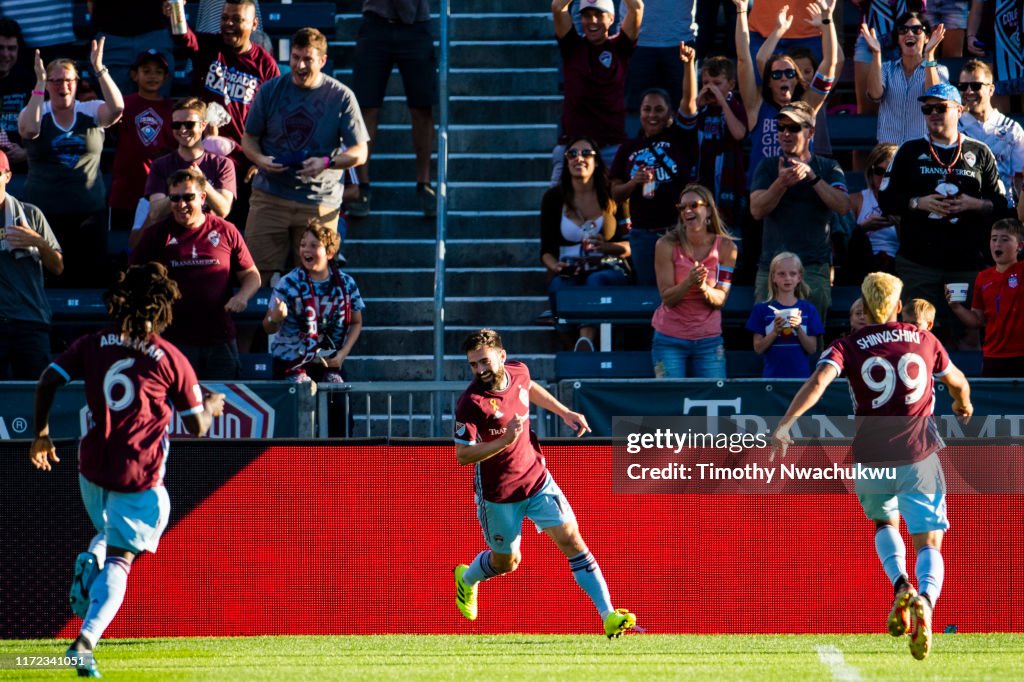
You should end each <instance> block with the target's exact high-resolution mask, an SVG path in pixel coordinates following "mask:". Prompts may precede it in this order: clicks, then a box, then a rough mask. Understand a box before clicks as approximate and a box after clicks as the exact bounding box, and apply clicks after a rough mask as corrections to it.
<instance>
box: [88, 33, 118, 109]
mask: <svg viewBox="0 0 1024 682" xmlns="http://www.w3.org/2000/svg"><path fill="white" fill-rule="evenodd" d="M106 40H107V39H106V37H104V36H100V38H99V40H94V41H92V50H91V52H90V54H89V61H90V62H92V72H93V73H94V74H95V75H96V80H97V82H98V83H99V86H100V93H101V94H102V95H103V104H102V105H101V106H100V108H99V111H97V112H96V123H98V124H99V126H100V127H101V128H109V127H110V126H112V125H114V124H115V123H117V122H118V120H120V118H121V113H122V112H124V98H123V97H122V96H121V90H120V89H119V88H118V87H117V83H115V82H114V79H113V78H111V77H110V69H108V68H107V67H105V66H103V44H104V43H105V42H106Z"/></svg>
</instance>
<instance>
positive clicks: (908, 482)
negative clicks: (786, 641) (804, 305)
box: [772, 272, 974, 660]
mask: <svg viewBox="0 0 1024 682" xmlns="http://www.w3.org/2000/svg"><path fill="white" fill-rule="evenodd" d="M902 291H903V282H902V281H900V280H899V279H898V278H897V277H894V276H893V275H890V274H887V273H882V272H875V273H872V274H870V275H868V276H867V277H866V278H865V279H864V283H863V284H862V285H861V294H863V297H864V310H865V312H866V313H867V317H868V324H867V325H866V326H864V327H862V328H861V329H859V330H857V331H856V332H853V333H851V334H850V335H848V336H844V337H842V338H840V339H838V340H836V341H835V342H833V344H832V345H831V346H830V347H829V348H827V349H826V350H825V352H824V353H822V355H821V359H820V360H819V361H818V368H817V369H816V370H815V372H814V374H813V375H812V376H811V378H810V379H808V380H807V383H805V384H804V385H803V387H801V388H800V390H799V391H798V392H797V394H796V396H795V397H794V398H793V402H792V403H791V404H790V406H789V409H788V410H786V414H785V416H784V417H783V418H782V420H781V421H780V422H779V425H778V427H777V428H776V430H775V432H774V433H773V434H772V458H773V459H774V456H775V452H776V451H781V452H782V455H783V456H785V454H786V448H787V447H788V446H789V445H791V444H792V443H793V438H792V437H791V436H790V435H789V430H790V428H791V427H792V425H793V423H794V422H795V421H796V419H797V417H799V416H800V415H802V414H804V413H805V412H807V411H808V410H809V409H811V408H812V407H813V406H814V405H815V404H816V403H817V402H818V400H819V399H820V398H821V396H822V394H823V393H824V392H825V389H826V388H827V387H828V385H829V384H830V383H832V381H833V380H835V379H836V378H837V377H838V376H839V375H840V374H841V373H842V372H843V371H845V372H846V375H847V378H848V379H849V382H850V393H851V395H852V396H853V401H854V414H855V415H856V416H857V417H858V420H857V434H856V436H855V437H854V440H853V448H852V450H853V460H854V463H855V472H858V475H857V478H856V491H857V496H858V498H859V499H860V503H861V506H862V507H863V508H864V513H865V515H866V516H867V517H868V519H869V520H870V521H872V522H873V523H874V525H875V550H876V552H877V553H878V558H879V560H880V561H881V562H882V567H883V569H884V570H885V573H886V575H887V576H888V577H889V580H890V581H891V582H892V584H893V590H894V592H895V597H894V599H893V604H892V609H891V610H890V612H889V618H888V630H889V634H891V635H892V636H893V637H900V636H902V635H904V634H905V633H907V632H910V653H911V654H913V656H914V658H916V659H918V660H921V659H923V658H925V657H926V656H927V655H928V652H929V651H930V649H931V642H932V631H931V621H932V608H933V607H934V606H935V600H936V599H938V596H939V592H940V591H941V590H942V582H943V578H944V574H945V568H944V563H943V560H942V554H941V552H940V550H941V548H942V537H943V534H944V533H945V531H946V530H947V529H948V528H949V521H948V520H947V518H946V498H945V481H944V478H943V474H942V465H941V464H940V463H939V456H938V451H939V450H940V449H941V448H942V447H943V446H944V444H943V442H942V439H941V438H940V437H939V435H938V432H937V430H936V428H935V422H934V418H933V416H932V409H933V405H934V402H935V394H934V384H933V382H932V376H933V375H934V376H935V377H937V378H938V379H939V381H941V382H942V383H944V384H946V386H947V387H948V388H949V392H950V395H951V396H952V398H953V412H954V413H956V414H957V415H959V416H960V417H963V418H967V417H970V416H971V413H972V412H973V411H974V408H973V407H972V406H971V395H970V386H969V385H968V383H967V379H966V378H965V377H964V374H963V372H961V371H960V370H959V369H958V368H957V367H956V366H955V365H954V364H953V363H952V362H950V360H949V355H947V354H946V350H945V348H943V347H942V344H941V343H939V341H938V339H936V338H935V337H934V336H932V334H931V332H928V331H925V330H922V329H918V328H917V327H916V326H914V325H911V324H907V323H904V322H897V321H896V320H897V316H898V315H899V313H900V310H902V307H903V306H902V304H901V303H900V294H901V293H902ZM864 465H867V469H866V471H867V473H865V474H863V475H861V474H860V473H859V472H861V471H862V470H864V469H862V467H864ZM878 475H881V476H882V477H881V478H879V477H877V476H878ZM901 514H902V515H903V517H904V518H905V519H906V522H907V530H909V531H910V533H911V536H912V537H913V540H914V549H915V551H916V552H917V563H916V566H915V572H916V574H917V581H918V589H919V590H920V594H919V593H918V590H915V589H914V587H913V585H912V584H911V583H910V579H909V577H908V574H907V565H906V547H905V546H904V544H903V538H902V536H901V535H900V532H899V520H900V515H901Z"/></svg>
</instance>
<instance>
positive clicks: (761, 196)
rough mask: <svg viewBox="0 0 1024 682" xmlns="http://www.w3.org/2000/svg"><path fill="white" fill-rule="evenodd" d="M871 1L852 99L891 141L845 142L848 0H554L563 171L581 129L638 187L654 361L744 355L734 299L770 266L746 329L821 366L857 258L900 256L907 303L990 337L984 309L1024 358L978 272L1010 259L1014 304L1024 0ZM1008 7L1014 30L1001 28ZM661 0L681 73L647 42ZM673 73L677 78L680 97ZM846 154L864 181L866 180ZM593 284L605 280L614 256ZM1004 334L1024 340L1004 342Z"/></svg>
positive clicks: (769, 349) (996, 369)
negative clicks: (836, 141)
mask: <svg viewBox="0 0 1024 682" xmlns="http://www.w3.org/2000/svg"><path fill="white" fill-rule="evenodd" d="M669 4H671V5H672V7H673V11H674V16H672V12H670V11H669V10H667V9H666V7H667V5H669ZM853 4H854V5H855V6H856V7H857V8H859V10H860V12H861V17H860V19H861V25H860V30H859V31H856V32H854V31H847V33H848V34H850V35H848V36H847V37H848V38H849V39H850V40H851V42H852V41H853V40H854V38H855V39H856V42H855V43H853V44H852V48H853V54H854V68H853V72H854V79H853V80H854V83H853V88H852V89H853V91H854V93H855V97H854V99H855V101H856V104H855V105H854V104H847V105H846V106H845V107H843V106H837V107H836V111H838V112H839V113H847V112H851V111H854V112H858V113H863V114H874V115H876V116H877V119H876V120H877V140H878V142H879V143H880V144H878V145H877V146H876V147H875V148H874V149H871V148H870V147H865V148H863V149H856V150H853V153H852V155H850V156H848V157H843V158H842V159H840V158H838V157H837V156H836V155H835V154H834V153H833V148H832V140H831V139H830V136H829V135H828V114H827V112H828V111H829V109H830V105H838V104H839V103H837V102H830V99H834V97H833V98H830V94H831V93H832V92H833V91H834V88H835V85H836V84H837V81H838V80H839V78H840V75H841V74H842V71H843V65H844V59H845V57H844V52H843V50H842V48H841V46H840V35H839V33H838V31H837V25H836V21H835V20H834V16H833V13H834V11H835V10H836V2H835V0H790V1H788V2H783V1H782V0H758V1H757V2H755V3H753V4H752V5H748V0H734V1H733V3H732V5H733V6H732V7H728V8H725V9H727V10H729V11H726V12H723V13H722V16H723V17H724V18H725V22H726V25H725V26H724V27H723V26H722V25H721V24H720V23H717V22H718V14H717V10H716V12H715V13H712V14H710V15H708V14H706V13H702V12H701V9H700V8H699V7H695V6H694V3H692V2H681V3H666V2H660V1H659V0H646V2H642V1H641V0H622V1H621V2H620V3H614V2H612V0H580V1H579V3H578V7H576V10H577V11H578V12H579V23H578V26H574V24H573V22H572V20H571V13H572V9H573V8H572V6H573V3H571V2H569V0H553V2H552V4H551V11H552V14H553V17H554V29H555V30H554V33H555V38H556V39H557V41H558V45H559V49H560V53H561V58H562V67H563V68H562V76H563V80H564V92H565V97H564V103H563V111H562V117H561V136H562V137H561V138H560V140H559V145H558V146H556V147H555V149H554V151H553V162H554V163H553V175H552V184H553V185H554V184H557V183H558V181H559V179H560V178H561V177H563V176H564V174H562V173H561V172H560V169H561V165H562V164H563V163H564V162H565V160H566V159H568V158H570V157H568V156H567V155H566V154H565V152H566V146H565V145H566V143H568V142H569V141H570V140H575V139H578V138H579V136H581V135H584V136H586V137H587V138H589V139H591V140H593V141H595V142H596V144H597V146H598V149H599V151H600V154H601V156H602V157H604V159H605V161H606V163H605V164H604V165H607V166H608V168H609V173H610V180H611V195H612V199H613V200H615V201H616V202H618V203H619V204H626V207H627V208H628V215H629V220H630V223H631V224H630V230H629V231H628V242H627V243H628V246H625V247H624V248H626V249H628V250H627V251H626V253H629V254H630V255H631V258H630V260H631V261H632V280H631V282H630V283H632V284H636V285H641V286H656V287H657V289H658V291H659V293H660V298H661V307H660V308H659V309H658V311H657V312H656V313H655V315H654V320H653V327H654V339H653V342H652V358H651V359H652V364H653V366H654V372H655V375H656V376H659V377H660V376H671V377H680V376H684V377H685V376H702V377H714V378H721V377H725V376H728V370H727V368H726V367H725V357H724V355H725V354H724V347H723V343H722V331H723V330H722V321H721V320H722V318H721V315H720V313H719V311H720V309H721V308H722V307H723V306H724V305H725V303H726V300H727V298H728V295H729V292H730V290H731V287H732V286H733V284H742V285H743V286H751V285H753V290H754V299H755V305H754V308H753V311H752V312H751V314H750V318H749V320H748V322H747V325H746V329H747V330H748V331H749V332H750V334H751V335H752V337H753V338H752V342H750V341H748V343H752V346H753V350H754V351H755V352H756V353H758V354H760V355H762V356H763V357H764V359H765V366H764V375H765V376H766V377H806V376H807V375H808V372H809V364H808V363H809V361H811V360H813V358H814V356H815V354H816V352H818V351H820V349H821V347H822V345H823V342H824V341H825V339H824V335H825V334H826V326H827V325H826V323H827V321H828V320H829V308H830V307H831V302H832V290H833V287H834V286H835V285H836V284H837V278H838V280H839V282H841V283H843V284H848V285H859V283H860V281H861V280H862V279H863V277H864V275H865V274H867V273H869V272H875V271H885V272H894V273H896V274H898V275H899V276H900V277H901V278H902V279H903V280H904V282H905V284H906V286H905V288H904V293H905V295H906V297H907V300H908V302H909V301H910V300H911V299H920V301H921V302H922V303H920V304H915V306H914V307H913V308H911V307H910V306H909V305H908V308H907V309H908V311H909V310H917V309H918V308H921V309H922V310H924V307H923V306H924V305H925V302H928V303H929V305H932V306H933V307H932V310H933V312H932V313H931V316H932V318H933V321H932V322H931V323H930V324H931V325H932V326H933V327H934V329H933V331H934V332H935V333H936V334H938V335H939V336H940V338H941V339H942V340H943V341H944V342H945V343H946V344H947V345H949V346H950V347H951V348H952V349H954V350H955V349H961V350H965V349H977V348H978V347H979V345H980V344H979V339H978V336H977V333H976V330H977V329H978V328H979V327H984V331H985V341H984V348H985V349H987V350H986V353H987V355H986V356H985V357H986V361H985V364H984V373H985V374H986V375H987V376H1010V375H1013V372H1018V374H1019V371H1018V370H1017V368H1018V367H1019V360H1020V359H1021V358H1024V341H1022V342H1012V341H1008V340H1007V339H1006V338H1005V337H1006V335H1007V334H1008V332H1007V330H1008V329H1010V328H1011V327H1012V328H1016V327H1015V326H1014V325H1013V324H1007V323H1005V322H1003V320H1004V319H1005V318H1006V313H1005V312H1001V313H1000V315H999V317H998V319H999V322H998V323H996V324H991V323H989V324H983V322H984V321H986V320H988V318H987V317H986V315H985V312H984V311H985V310H986V306H988V305H990V303H989V302H988V299H986V298H985V297H984V295H983V294H982V293H979V292H981V291H982V289H981V287H985V289H984V291H990V290H993V286H995V285H993V284H992V283H991V282H989V278H992V279H993V281H995V282H996V284H997V285H998V286H999V287H1002V289H1001V290H1002V291H1004V293H1005V294H1006V296H1007V298H1006V299H1000V300H1001V301H1002V303H1001V305H1003V308H1001V309H1000V310H1001V311H1004V310H1006V309H1007V308H1006V301H1007V300H1012V301H1014V302H1015V301H1016V300H1017V298H1018V297H1019V294H1018V293H1017V292H1018V291H1019V287H1018V281H1017V279H1016V275H1014V274H1012V273H1013V272H1015V270H1014V267H1011V265H1012V263H1015V262H1016V259H1015V258H1014V259H1013V260H1012V261H1011V259H1010V255H1009V253H1008V251H1009V250H1010V249H1011V248H1016V245H1019V241H1013V239H1014V237H1013V235H1015V234H1016V232H1015V231H1014V229H1009V232H1010V236H1009V237H1006V238H1003V237H1000V238H1001V239H1003V241H1005V242H1006V243H1005V244H1004V243H1002V242H1000V243H1001V247H1000V256H999V257H998V258H997V257H996V256H995V255H994V252H992V253H990V252H989V251H990V249H989V248H988V240H989V229H990V227H992V225H993V223H996V224H997V225H1004V226H1005V225H1006V224H1007V223H1006V222H997V221H1009V222H1010V223H1012V224H1013V225H1019V223H1017V220H1018V219H1020V218H1021V217H1022V216H1021V215H1020V214H1021V213H1022V212H1021V211H1020V209H1019V208H1018V207H1019V202H1018V195H1019V192H1020V187H1021V178H1022V177H1024V175H1022V174H1024V158H1022V156H1021V155H1022V154H1024V129H1022V128H1021V126H1020V125H1018V124H1017V123H1016V122H1015V121H1014V120H1013V119H1012V118H1011V117H1009V116H1007V115H1006V114H1007V113H1008V112H1009V108H1008V107H1009V98H1010V97H1011V96H1013V95H1018V94H1021V93H1022V92H1024V78H1022V77H1021V76H1022V74H1024V64H1022V63H1021V60H1022V59H1024V58H1022V57H1021V55H1020V51H1019V48H1017V49H1016V50H1015V49H1014V46H1019V45H1020V44H1021V22H1020V21H1019V19H1020V17H1019V14H1020V8H1019V7H1017V6H1014V7H1010V5H1011V4H1015V5H1019V3H1003V4H999V3H985V2H981V1H980V0H979V1H978V2H975V3H974V4H973V5H972V7H971V8H970V16H968V7H967V3H962V2H945V3H928V8H927V12H925V11H924V8H923V7H922V4H923V3H915V2H914V0H908V1H905V0H900V2H896V3H882V2H878V1H876V0H859V1H857V2H854V3H853ZM616 5H618V7H616ZM993 5H994V6H995V7H994V8H993ZM845 9H846V11H847V12H849V11H851V9H853V8H852V7H851V6H849V5H848V6H847V7H846V8H845ZM985 12H988V13H989V17H986V16H984V14H985ZM993 12H994V13H995V14H997V15H998V17H996V19H997V20H996V21H995V22H994V24H995V26H996V29H995V31H991V30H987V29H985V30H983V29H982V27H987V26H989V25H990V23H986V18H988V19H989V20H990V21H991V17H992V16H993ZM649 17H657V19H656V21H657V22H658V24H657V26H656V27H655V28H654V29H652V31H653V33H655V34H656V35H657V36H658V38H659V39H664V37H665V36H666V35H673V36H674V39H675V41H676V44H677V59H678V61H679V62H680V64H681V67H682V68H681V70H680V71H681V72H676V73H679V75H678V76H675V75H671V74H672V73H673V72H672V71H671V70H669V69H662V68H660V67H655V66H654V64H655V63H656V62H655V58H654V55H653V53H648V52H650V51H649V50H648V51H644V52H645V53H644V56H643V57H642V58H639V57H640V55H641V45H642V44H643V42H644V36H645V35H646V30H647V29H646V26H647V21H648V18H649ZM697 17H704V20H705V21H708V22H711V23H710V25H709V26H707V28H710V29H711V31H712V32H715V31H717V32H719V34H725V35H732V36H734V41H733V44H732V45H730V46H723V45H721V44H717V45H716V43H715V41H714V40H713V39H711V38H710V37H709V36H707V33H706V31H705V26H704V25H701V22H700V21H697V20H696V19H697ZM748 18H749V20H748ZM1011 19H1012V21H1010V20H1011ZM849 23H852V22H848V24H849ZM616 26H617V30H616V29H615V27H616ZM1008 26H1009V27H1012V28H1010V29H1008V28H1007V27H1008ZM719 27H721V28H719ZM722 28H724V31H723V30H722ZM986 30H987V33H985V31H986ZM980 36H984V37H980ZM723 48H734V50H735V52H734V53H732V54H730V52H731V50H730V49H723ZM965 48H966V49H967V52H968V54H969V55H973V56H977V57H986V58H988V59H989V60H990V61H988V62H986V61H984V60H983V59H970V60H969V61H966V62H963V60H962V59H961V60H960V61H955V62H953V64H955V65H956V66H957V67H958V68H957V71H955V72H954V73H958V80H957V81H956V82H955V83H951V82H950V73H951V69H950V68H949V67H947V65H945V64H942V63H940V62H939V61H938V60H939V59H940V58H941V59H944V60H946V59H950V58H952V59H956V58H959V57H961V56H962V55H963V54H964V49H965ZM986 49H988V50H989V51H988V52H986ZM660 54H661V53H659V55H660ZM677 77H679V78H681V83H680V84H679V85H678V86H677V84H676V83H675V82H674V79H675V78H677ZM640 82H642V83H643V84H644V87H645V90H644V91H643V92H642V93H641V94H640V99H639V100H637V99H636V96H637V95H636V93H637V91H636V88H635V84H636V83H640ZM670 92H671V93H676V92H678V93H679V99H678V105H677V104H676V101H675V99H674V94H673V95H670V94H669V93H670ZM637 106H638V107H639V109H638V111H637V112H636V113H637V114H638V116H637V119H638V123H639V132H638V134H637V136H636V137H635V138H633V139H628V138H627V135H626V132H625V131H626V130H627V129H628V124H629V122H630V119H629V113H628V112H630V111H632V110H634V109H636V107H637ZM836 111H833V112H832V115H833V116H835V115H837V114H836ZM573 158H575V157H573ZM854 171H856V173H854ZM861 174H863V182H861V181H860V178H861ZM848 175H849V176H850V177H851V178H852V179H853V183H852V184H853V185H854V187H857V188H858V189H859V187H863V190H862V191H856V192H853V196H851V191H850V185H851V183H850V182H849V181H848ZM690 183H695V184H690ZM552 191H554V190H552ZM549 194H550V193H549ZM547 199H548V198H547V197H545V205H544V207H543V209H542V233H543V234H544V237H543V238H542V249H541V252H542V260H543V262H544V264H545V266H546V267H547V269H548V271H549V272H550V273H556V272H559V271H561V270H562V269H564V267H565V266H566V264H567V263H568V262H569V261H568V260H563V262H561V263H555V262H553V260H554V258H555V257H556V255H557V254H555V253H554V251H553V250H552V249H551V248H550V246H549V245H550V244H551V243H552V237H551V230H552V229H554V227H553V226H555V225H557V223H558V220H556V218H555V217H553V216H551V215H550V212H551V210H552V206H553V205H554V204H553V203H552V202H549V201H548V200H547ZM573 210H574V209H573V207H572V204H571V203H568V204H566V205H565V206H564V208H563V209H562V213H561V216H560V220H561V221H562V224H563V225H564V226H566V227H563V229H562V232H561V234H560V235H559V236H560V237H561V238H562V239H569V238H570V234H569V233H570V232H572V230H571V229H569V227H568V226H569V224H571V223H573V220H572V211H573ZM698 223H699V224H698ZM576 224H577V225H578V224H579V221H576ZM1000 234H1002V233H1000ZM992 239H995V236H993V237H992ZM724 245H727V246H724ZM737 253H738V259H737ZM1014 255H1016V254H1014ZM992 262H995V263H996V266H995V269H992V268H990V269H988V270H984V268H986V266H988V265H991V263H992ZM734 264H735V273H734V272H733V270H734V268H733V266H734ZM982 270H984V272H981V271H982ZM979 272H981V274H979ZM1006 273H1010V274H1006ZM975 279H977V280H978V285H977V286H975V284H974V283H975ZM961 282H966V283H967V284H968V285H970V286H969V288H970V291H971V293H970V294H969V295H968V297H967V301H970V303H969V304H968V305H970V306H971V307H970V308H968V307H966V306H965V304H964V302H963V299H954V300H953V302H952V303H951V304H950V305H945V304H943V301H944V300H945V299H946V298H947V297H948V296H949V295H950V294H949V292H950V291H951V290H955V289H956V287H955V286H953V287H951V286H950V285H955V284H956V283H961ZM577 284H582V285H584V286H587V285H591V286H592V285H599V286H600V285H603V284H605V283H604V282H603V281H602V278H601V277H600V272H598V273H591V274H590V275H589V277H588V278H587V279H586V280H585V281H583V282H578V283H577ZM615 284H617V285H621V284H622V282H621V281H619V280H617V281H615ZM558 288H559V287H558V286H552V287H550V288H549V290H550V291H552V292H554V291H556V290H557V289H558ZM936 304H938V305H936ZM552 305H553V306H554V305H557V299H556V298H554V297H553V298H552ZM1012 309H1013V310H1014V313H1012V314H1014V315H1016V314H1018V312H1017V311H1018V310H1019V309H1018V308H1016V307H1015V306H1014V307H1013V308H1012ZM554 313H555V317H556V318H557V310H554ZM716 313H719V314H717V315H716ZM908 314H909V313H908ZM990 314H991V313H990ZM921 317H928V316H927V315H924V314H922V315H921ZM858 318H859V316H858ZM853 319H854V317H853V314H852V312H851V320H853ZM929 328H931V327H929ZM588 333H589V332H588V331H587V330H583V331H582V332H581V334H582V335H583V336H586V335H587V334H588ZM992 337H996V338H997V339H999V341H996V342H993V340H992ZM748 338H749V337H748ZM567 341H568V342H569V343H572V339H571V338H569V339H567ZM1003 341H1006V342H1007V343H1009V350H1007V349H1006V348H1004V347H1003V346H1002V342H1003ZM575 347H576V349H577V350H588V349H589V348H590V344H587V343H579V342H577V343H576V346H575ZM746 347H747V348H750V346H749V345H748V346H746ZM993 348H996V349H998V352H999V353H1000V356H999V357H1001V358H1005V357H1014V358H1016V360H1014V361H1012V362H1008V361H1003V360H999V361H989V360H988V358H989V356H990V355H991V354H992V349H993ZM1007 353H1009V355H1007ZM993 357H995V356H993Z"/></svg>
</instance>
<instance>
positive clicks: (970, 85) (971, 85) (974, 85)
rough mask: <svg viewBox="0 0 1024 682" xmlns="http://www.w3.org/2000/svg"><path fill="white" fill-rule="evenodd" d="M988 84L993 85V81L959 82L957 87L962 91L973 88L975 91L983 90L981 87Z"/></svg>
mask: <svg viewBox="0 0 1024 682" xmlns="http://www.w3.org/2000/svg"><path fill="white" fill-rule="evenodd" d="M986 85H991V83H957V84H956V87H957V88H958V89H959V90H960V92H967V91H968V90H971V91H973V92H981V89H982V88H983V87H985V86H986Z"/></svg>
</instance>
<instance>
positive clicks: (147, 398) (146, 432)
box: [50, 329, 203, 492]
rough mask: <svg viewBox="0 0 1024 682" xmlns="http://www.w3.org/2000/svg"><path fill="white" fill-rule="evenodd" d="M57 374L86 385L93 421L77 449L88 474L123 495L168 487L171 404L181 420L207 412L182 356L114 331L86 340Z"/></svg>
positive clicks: (160, 343) (62, 358) (59, 364)
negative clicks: (127, 339) (168, 432)
mask: <svg viewBox="0 0 1024 682" xmlns="http://www.w3.org/2000/svg"><path fill="white" fill-rule="evenodd" d="M50 367H52V368H53V369H54V370H56V371H57V372H58V373H59V374H60V375H61V376H63V377H64V379H66V380H67V381H74V380H76V379H84V380H85V400H86V403H87V404H88V406H89V410H90V411H91V412H92V420H91V423H90V425H89V431H88V432H87V433H86V434H85V436H84V437H83V438H82V442H81V444H80V445H79V448H78V470H79V471H80V472H81V473H82V475H83V476H85V477H86V478H87V479H88V480H90V481H92V482H93V483H95V484H96V485H99V486H102V487H104V488H107V489H108V490H115V491H118V492H138V491H140V490H148V489H149V488H153V487H156V486H158V485H163V477H164V464H165V460H166V459H167V450H168V447H169V441H168V438H167V426H168V424H169V423H170V421H171V417H172V415H173V412H172V405H173V408H174V409H176V410H178V413H179V414H182V415H186V414H198V413H200V412H202V411H203V395H202V392H201V391H200V389H199V382H198V381H196V374H195V372H194V371H193V370H192V365H190V364H189V363H188V360H186V359H185V356H184V355H182V354H181V351H179V350H178V349H177V348H175V347H174V346H172V345H171V344H170V343H168V342H167V341H165V340H164V339H162V338H160V337H159V336H152V337H150V339H149V340H147V341H143V342H136V341H124V340H123V339H122V338H121V335H120V333H119V332H117V331H114V330H112V329H107V330H104V331H101V332H94V333H92V334H88V335H86V336H82V337H80V338H79V339H78V340H77V341H75V342H74V343H73V344H71V346H70V347H69V348H68V349H67V350H66V351H64V352H63V353H61V354H60V355H59V356H58V357H57V359H56V360H54V361H53V363H52V364H51V365H50Z"/></svg>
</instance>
